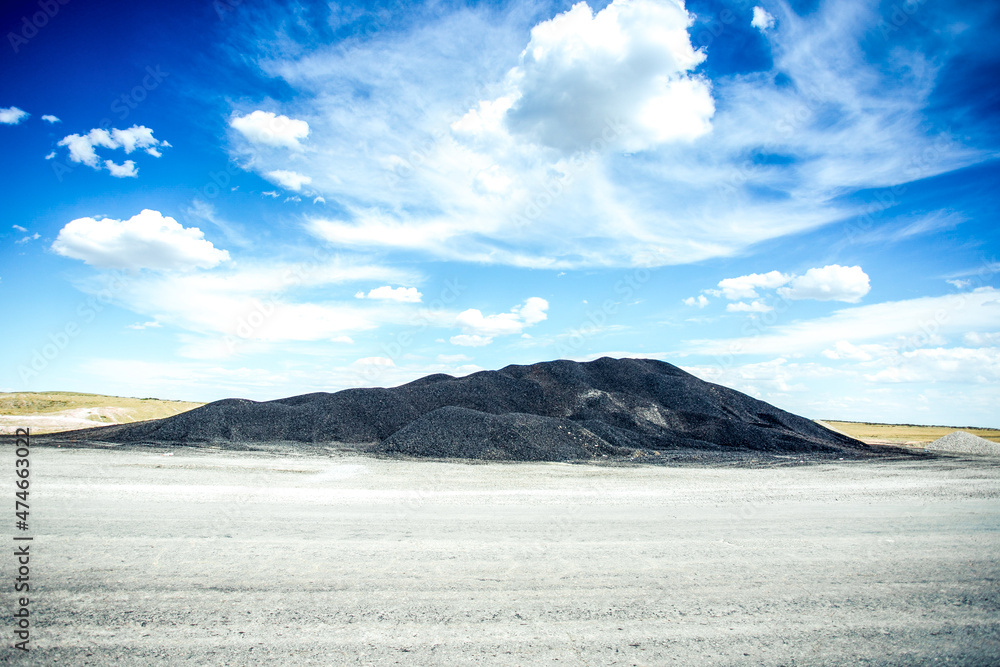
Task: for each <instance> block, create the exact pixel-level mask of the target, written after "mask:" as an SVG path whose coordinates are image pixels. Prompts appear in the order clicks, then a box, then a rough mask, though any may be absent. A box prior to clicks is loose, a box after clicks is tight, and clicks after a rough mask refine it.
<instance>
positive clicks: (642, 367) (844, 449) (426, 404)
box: [62, 357, 870, 460]
mask: <svg viewBox="0 0 1000 667" xmlns="http://www.w3.org/2000/svg"><path fill="white" fill-rule="evenodd" d="M62 439H64V440H68V441H77V442H80V441H100V442H108V443H134V444H142V443H155V444H215V445H219V446H230V447H245V446H252V445H253V444H254V443H279V442H281V443H289V442H291V443H311V444H322V443H344V444H348V445H354V446H356V447H357V448H358V449H364V450H365V451H369V452H374V453H383V454H405V455H411V456H430V457H463V458H476V459H487V460H576V459H594V458H603V457H617V456H636V455H642V456H661V455H668V454H669V453H670V452H677V451H688V452H697V451H700V452H736V451H741V452H758V453H765V452H766V453H771V454H807V453H808V454H817V455H820V454H825V455H839V456H847V455H858V456H863V455H866V453H867V452H869V451H870V450H868V448H867V446H866V445H864V444H863V443H861V442H859V441H857V440H854V439H852V438H850V437H847V436H845V435H842V434H840V433H836V432H834V431H831V430H829V429H827V428H825V427H823V426H821V425H819V424H817V423H815V422H813V421H811V420H809V419H805V418H803V417H798V416H796V415H793V414H791V413H788V412H785V411H783V410H780V409H778V408H776V407H774V406H772V405H769V404H767V403H764V402H763V401H759V400H757V399H754V398H752V397H750V396H747V395H746V394H742V393H740V392H738V391H734V390H732V389H728V388H726V387H722V386H719V385H715V384H711V383H708V382H704V381H703V380H700V379H698V378H696V377H695V376H693V375H691V374H689V373H686V372H685V371H682V370H681V369H679V368H677V367H676V366H673V365H671V364H668V363H665V362H662V361H655V360H651V359H610V358H606V357H605V358H602V359H598V360H596V361H591V362H588V363H578V362H574V361H566V360H560V361H552V362H546V363H538V364H533V365H530V366H517V365H514V366H507V367H505V368H503V369H501V370H499V371H483V372H479V373H474V374H472V375H468V376H465V377H462V378H455V377H452V376H450V375H442V374H438V375H431V376H428V377H425V378H422V379H420V380H416V381H414V382H411V383H409V384H405V385H402V386H399V387H394V388H391V389H383V388H374V389H347V390H344V391H340V392H337V393H332V394H331V393H313V394H305V395H302V396H294V397H291V398H284V399H279V400H274V401H267V402H255V401H250V400H245V399H226V400H222V401H216V402H214V403H209V404H207V405H204V406H202V407H199V408H195V409H193V410H190V411H188V412H184V413H181V414H178V415H176V416H173V417H167V418H165V419H158V420H155V421H150V422H144V423H139V424H125V425H119V426H108V427H105V428H101V429H90V430H85V431H77V432H73V433H66V434H63V436H62Z"/></svg>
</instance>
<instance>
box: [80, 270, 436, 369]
mask: <svg viewBox="0 0 1000 667" xmlns="http://www.w3.org/2000/svg"><path fill="white" fill-rule="evenodd" d="M421 280H423V277H422V276H421V275H419V274H415V273H414V272H412V271H405V270H400V269H398V268H395V267H390V266H383V265H377V264H368V263H363V262H359V261H356V260H350V259H344V258H341V257H337V256H335V255H331V256H328V257H324V258H322V259H321V260H318V259H317V258H315V257H313V256H312V255H311V254H308V255H306V256H305V258H304V260H303V261H302V262H300V263H290V262H269V263H263V262H253V261H244V262H240V263H239V264H238V265H237V264H236V263H235V262H227V263H225V264H222V265H220V266H218V267H215V268H214V269H212V270H207V271H166V272H164V271H160V272H142V273H136V274H130V275H128V276H125V277H123V278H121V279H120V280H116V278H115V274H106V273H101V274H97V275H95V276H92V277H91V278H89V279H86V280H84V281H81V282H80V283H78V286H79V287H80V289H82V290H83V291H84V292H86V293H88V294H92V295H96V296H101V298H102V299H104V298H107V297H106V295H108V294H111V295H112V297H113V300H114V303H115V304H116V305H118V306H120V307H122V308H126V309H128V310H130V311H132V312H134V313H137V314H139V315H142V316H143V317H145V318H146V319H155V320H156V321H157V322H160V323H162V324H163V325H164V326H169V327H171V328H172V329H174V330H175V331H177V332H178V334H177V336H178V339H179V340H180V341H181V342H182V346H181V348H180V349H179V350H178V354H179V355H181V356H184V357H187V358H194V359H217V358H227V357H233V356H236V355H243V354H257V353H259V354H274V353H275V352H276V351H277V350H279V349H280V350H282V351H285V352H291V351H295V350H296V349H297V348H296V347H294V345H296V344H302V345H305V344H308V343H313V342H315V343H319V344H321V347H319V348H314V349H313V350H311V352H313V353H320V354H328V353H330V352H331V347H330V346H328V345H326V343H328V342H335V343H350V342H351V340H353V339H351V340H348V339H349V338H351V336H353V335H354V334H356V333H361V332H365V331H371V330H373V329H376V328H377V327H379V326H383V325H402V326H404V327H415V326H425V327H426V326H434V327H438V328H447V327H451V326H452V325H453V324H454V318H455V312H454V311H451V312H447V311H428V312H424V311H423V310H414V308H413V306H412V305H410V304H399V303H396V302H392V301H371V302H365V303H360V302H356V301H354V300H353V299H346V300H345V299H341V300H339V301H338V300H317V299H316V298H315V297H313V299H312V300H311V301H304V300H303V299H302V296H301V295H302V293H307V294H310V295H314V294H317V293H323V294H328V295H334V296H335V295H337V294H341V293H342V292H341V290H340V289H337V288H336V287H335V288H334V289H329V286H341V285H344V284H350V283H355V282H357V281H366V282H374V283H375V284H378V283H380V282H395V283H404V284H405V283H414V282H420V281H421ZM319 288H324V289H319ZM279 345H281V347H280V348H279V347H278V346H279Z"/></svg>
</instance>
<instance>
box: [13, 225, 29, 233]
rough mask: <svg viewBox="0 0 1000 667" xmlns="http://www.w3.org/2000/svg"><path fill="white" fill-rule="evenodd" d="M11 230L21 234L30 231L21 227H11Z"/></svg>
mask: <svg viewBox="0 0 1000 667" xmlns="http://www.w3.org/2000/svg"><path fill="white" fill-rule="evenodd" d="M11 229H14V230H17V231H19V232H26V231H28V230H27V228H25V227H22V226H21V225H11Z"/></svg>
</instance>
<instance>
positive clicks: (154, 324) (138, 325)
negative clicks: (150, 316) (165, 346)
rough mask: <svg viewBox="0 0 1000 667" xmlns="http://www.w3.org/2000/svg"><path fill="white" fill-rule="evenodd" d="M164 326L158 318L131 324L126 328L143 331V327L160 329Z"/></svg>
mask: <svg viewBox="0 0 1000 667" xmlns="http://www.w3.org/2000/svg"><path fill="white" fill-rule="evenodd" d="M162 326H163V325H162V324H160V323H159V322H157V321H156V320H150V321H149V322H136V323H135V324H129V325H127V327H126V328H128V329H135V330H136V331H142V330H143V329H159V328H160V327H162Z"/></svg>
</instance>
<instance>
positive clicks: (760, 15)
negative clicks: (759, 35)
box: [750, 7, 774, 32]
mask: <svg viewBox="0 0 1000 667" xmlns="http://www.w3.org/2000/svg"><path fill="white" fill-rule="evenodd" d="M750 25H752V26H753V27H754V28H757V29H758V30H760V31H761V32H767V31H768V30H770V29H771V28H773V27H774V17H773V16H771V15H770V14H769V13H768V12H767V10H766V9H764V8H763V7H754V8H753V19H752V20H751V21H750Z"/></svg>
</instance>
